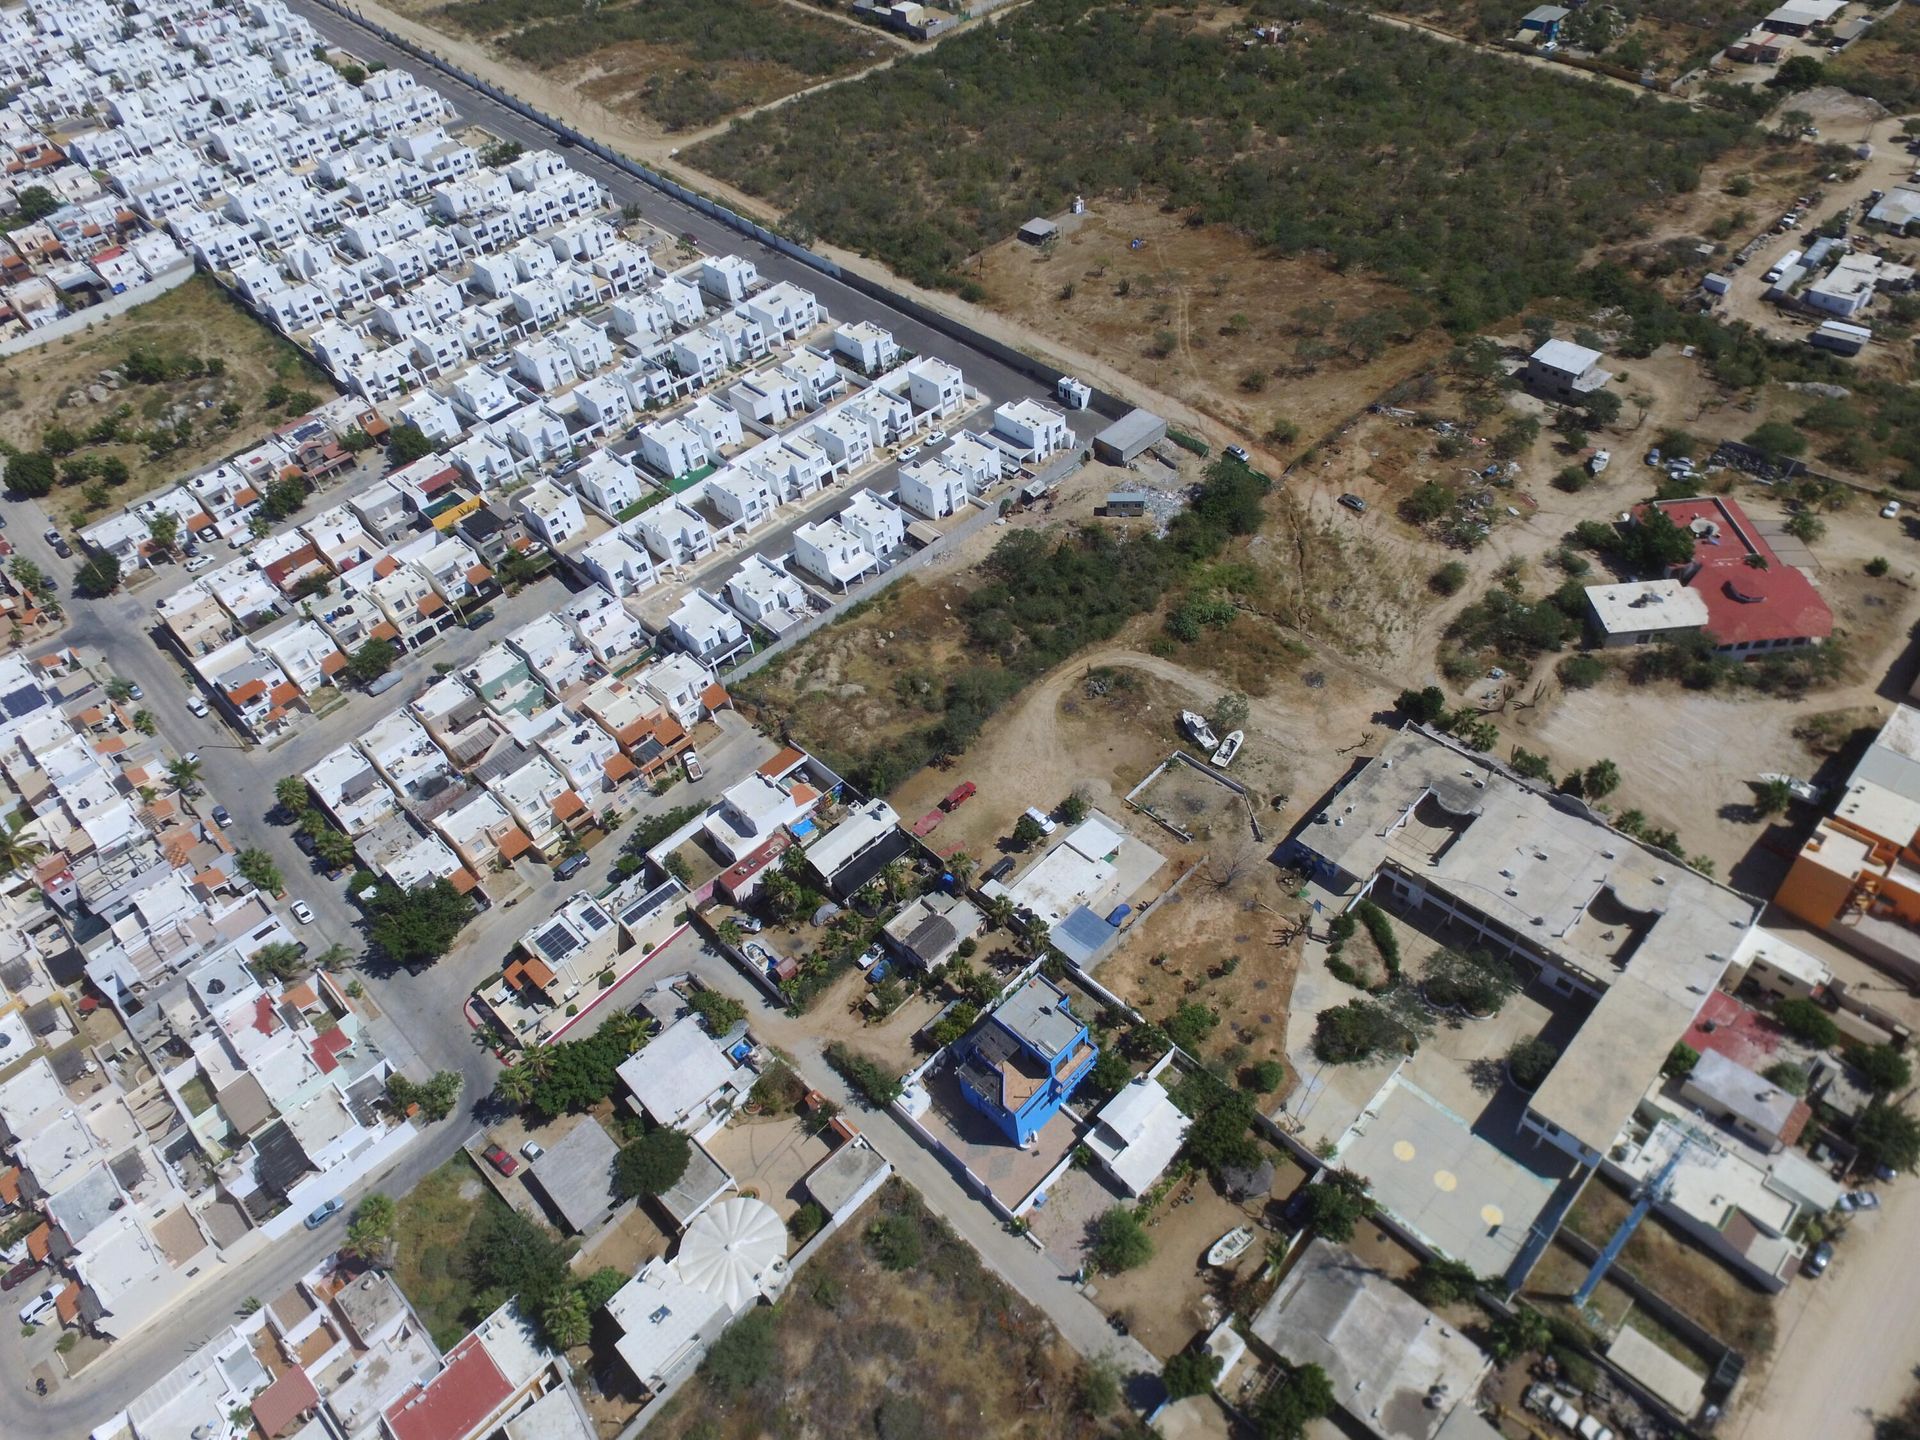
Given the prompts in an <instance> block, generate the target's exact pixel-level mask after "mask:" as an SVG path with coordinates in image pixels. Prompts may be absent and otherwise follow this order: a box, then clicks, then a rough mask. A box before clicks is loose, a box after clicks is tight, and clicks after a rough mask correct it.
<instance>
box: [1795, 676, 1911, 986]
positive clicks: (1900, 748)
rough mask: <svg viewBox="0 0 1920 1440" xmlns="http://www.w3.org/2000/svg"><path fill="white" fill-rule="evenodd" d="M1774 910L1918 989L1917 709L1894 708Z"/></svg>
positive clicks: (1804, 847)
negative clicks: (1825, 934) (1827, 935)
mask: <svg viewBox="0 0 1920 1440" xmlns="http://www.w3.org/2000/svg"><path fill="white" fill-rule="evenodd" d="M1774 902H1775V903H1776V904H1777V905H1779V906H1780V908H1781V909H1783V910H1785V911H1786V912H1787V913H1788V914H1790V915H1794V916H1797V917H1799V918H1800V919H1802V920H1804V921H1806V922H1807V923H1808V924H1809V925H1815V926H1818V927H1819V928H1821V929H1823V930H1826V931H1828V932H1829V933H1831V934H1832V935H1833V937H1834V938H1835V939H1836V940H1838V941H1839V942H1840V943H1841V944H1843V945H1845V946H1846V947H1847V948H1848V949H1850V950H1853V951H1856V952H1857V953H1859V954H1860V955H1861V956H1863V957H1864V958H1865V959H1867V960H1870V961H1872V962H1873V963H1874V964H1876V965H1879V966H1881V967H1882V968H1883V969H1886V970H1889V971H1891V972H1893V973H1894V974H1896V975H1898V976H1899V977H1900V978H1901V979H1903V980H1906V981H1908V982H1910V983H1911V982H1915V981H1920V710H1916V709H1914V708H1912V707H1911V706H1907V705H1900V706H1896V707H1895V709H1894V712H1893V715H1892V716H1891V717H1890V718H1889V719H1888V721H1887V723H1886V724H1885V726H1883V727H1882V728H1881V731H1880V735H1879V737H1878V738H1877V739H1876V740H1875V741H1874V742H1873V744H1871V745H1870V746H1868V747H1867V753H1866V754H1865V755H1863V756H1862V757H1861V759H1860V763H1859V764H1858V765H1857V766H1855V767H1854V771H1853V774H1852V775H1850V776H1849V777H1848V779H1847V786H1846V793H1845V794H1843V795H1842V796H1841V797H1840V800H1839V803H1838V804H1836V805H1835V806H1834V810H1833V813H1832V814H1831V815H1829V816H1827V817H1826V818H1825V819H1823V820H1822V821H1821V822H1820V823H1819V824H1818V825H1817V826H1815V827H1814V831H1813V834H1811V835H1810V836H1808V837H1807V841H1806V843H1805V844H1804V845H1802V846H1801V847H1800V853H1799V855H1797V856H1796V857H1795V858H1794V862H1793V868H1792V869H1791V870H1790V871H1788V872H1787V878H1786V879H1785V880H1784V881H1783V882H1781V885H1780V890H1779V893H1778V894H1776V895H1775V896H1774Z"/></svg>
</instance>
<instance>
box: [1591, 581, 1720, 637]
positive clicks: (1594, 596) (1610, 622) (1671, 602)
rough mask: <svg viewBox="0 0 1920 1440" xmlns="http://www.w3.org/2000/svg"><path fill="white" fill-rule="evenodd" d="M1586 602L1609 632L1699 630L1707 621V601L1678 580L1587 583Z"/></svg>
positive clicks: (1601, 625)
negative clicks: (1614, 583)
mask: <svg viewBox="0 0 1920 1440" xmlns="http://www.w3.org/2000/svg"><path fill="white" fill-rule="evenodd" d="M1587 604H1588V605H1590V606H1591V607H1592V608H1593V618H1594V620H1595V621H1596V622H1597V623H1598V624H1599V626H1600V628H1601V629H1602V630H1603V631H1605V632H1606V633H1607V634H1609V635H1630V634H1636V633H1645V632H1654V633H1659V632H1663V631H1667V630H1698V629H1700V628H1701V627H1702V626H1704V625H1705V624H1706V623H1707V602H1706V601H1704V600H1702V599H1701V598H1700V596H1699V594H1698V593H1697V592H1695V591H1693V590H1690V589H1689V588H1688V587H1686V586H1685V585H1682V584H1681V583H1680V582H1679V581H1678V580H1630V581H1628V582H1626V583H1625V584H1621V585H1589V586H1588V587H1587Z"/></svg>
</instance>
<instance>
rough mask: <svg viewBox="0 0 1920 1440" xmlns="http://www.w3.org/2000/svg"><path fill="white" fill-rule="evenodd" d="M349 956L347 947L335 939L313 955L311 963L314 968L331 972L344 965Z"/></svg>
mask: <svg viewBox="0 0 1920 1440" xmlns="http://www.w3.org/2000/svg"><path fill="white" fill-rule="evenodd" d="M349 958H351V957H350V956H349V954H348V952H347V947H346V946H344V945H342V944H341V943H340V942H339V941H338V940H336V941H334V942H333V944H331V945H329V946H327V948H326V949H324V950H322V951H321V952H320V953H319V954H318V955H316V956H314V957H313V964H314V968H315V969H318V970H326V971H329V972H331V971H334V970H338V969H340V968H341V967H342V966H344V965H345V964H346V963H347V961H348V959H349Z"/></svg>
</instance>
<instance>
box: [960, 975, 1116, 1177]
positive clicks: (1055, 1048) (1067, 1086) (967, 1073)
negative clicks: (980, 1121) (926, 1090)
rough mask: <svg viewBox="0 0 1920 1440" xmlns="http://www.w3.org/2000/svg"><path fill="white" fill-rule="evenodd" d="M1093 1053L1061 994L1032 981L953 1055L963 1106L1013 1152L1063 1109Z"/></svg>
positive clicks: (1094, 1048) (1045, 982)
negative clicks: (1012, 1147)
mask: <svg viewBox="0 0 1920 1440" xmlns="http://www.w3.org/2000/svg"><path fill="white" fill-rule="evenodd" d="M1099 1053H1100V1050H1099V1047H1098V1046H1096V1045H1095V1044H1094V1043H1093V1041H1092V1040H1091V1039H1090V1038H1089V1037H1088V1035H1087V1027H1086V1026H1085V1025H1084V1024H1082V1023H1081V1022H1080V1020H1078V1019H1077V1018H1076V1017H1075V1016H1074V1013H1073V1011H1072V1009H1071V1008H1070V1007H1069V1005H1068V1002H1067V996H1066V992H1065V991H1063V990H1062V989H1061V988H1060V987H1059V986H1057V985H1055V984H1054V983H1053V982H1052V981H1050V980H1047V979H1045V978H1044V977H1043V976H1039V975H1035V976H1033V977H1031V978H1030V979H1028V980H1027V981H1026V983H1025V984H1023V985H1021V986H1020V988H1019V989H1017V990H1015V991H1014V992H1013V993H1012V994H1011V995H1009V996H1007V997H1006V999H1004V1000H1002V1001H1001V1002H1000V1004H999V1006H998V1007H997V1008H996V1009H995V1010H994V1011H993V1013H992V1014H990V1015H988V1016H987V1017H986V1018H985V1019H984V1020H982V1021H981V1022H980V1024H979V1025H978V1026H977V1027H976V1028H975V1029H974V1031H973V1033H972V1034H971V1035H968V1036H967V1037H966V1038H965V1039H964V1040H962V1041H960V1042H959V1043H958V1044H957V1045H956V1046H955V1047H954V1055H955V1067H956V1073H957V1074H958V1076H959V1079H960V1090H961V1093H962V1094H964V1095H965V1096H966V1097H967V1103H968V1104H969V1105H971V1106H973V1108H974V1109H976V1110H978V1111H979V1112H980V1113H981V1114H982V1115H984V1116H986V1117H987V1118H988V1119H989V1120H991V1121H993V1123H994V1124H995V1125H997V1126H998V1127H999V1128H1000V1131H1001V1133H1002V1134H1004V1135H1005V1136H1006V1137H1007V1138H1008V1139H1009V1140H1011V1141H1012V1142H1013V1143H1014V1144H1016V1145H1024V1144H1026V1143H1027V1140H1028V1138H1029V1137H1031V1136H1032V1135H1033V1134H1034V1133H1035V1132H1037V1131H1038V1130H1039V1129H1040V1127H1041V1126H1043V1125H1045V1124H1046V1123H1047V1121H1049V1120H1051V1119H1052V1118H1053V1116H1054V1113H1055V1112H1056V1111H1057V1110H1059V1108H1060V1107H1061V1106H1062V1105H1064V1104H1066V1103H1067V1100H1068V1099H1069V1097H1071V1096H1072V1094H1073V1092H1074V1090H1075V1088H1076V1087H1078V1086H1079V1084H1080V1082H1081V1081H1082V1080H1084V1079H1086V1078H1087V1072H1088V1071H1090V1070H1092V1069H1093V1062H1094V1059H1095V1058H1096V1057H1097V1056H1098V1055H1099Z"/></svg>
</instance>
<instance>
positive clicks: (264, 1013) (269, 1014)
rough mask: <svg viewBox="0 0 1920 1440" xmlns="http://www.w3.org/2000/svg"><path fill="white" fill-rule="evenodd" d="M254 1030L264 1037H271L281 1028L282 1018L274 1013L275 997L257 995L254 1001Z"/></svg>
mask: <svg viewBox="0 0 1920 1440" xmlns="http://www.w3.org/2000/svg"><path fill="white" fill-rule="evenodd" d="M253 1028H254V1029H256V1030H258V1031H259V1032H260V1033H261V1034H262V1035H271V1034H273V1032H274V1031H276V1030H278V1029H279V1028H280V1017H279V1016H278V1015H276V1014H275V1013H274V1010H273V997H272V996H271V995H257V996H255V997H254V1001H253Z"/></svg>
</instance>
